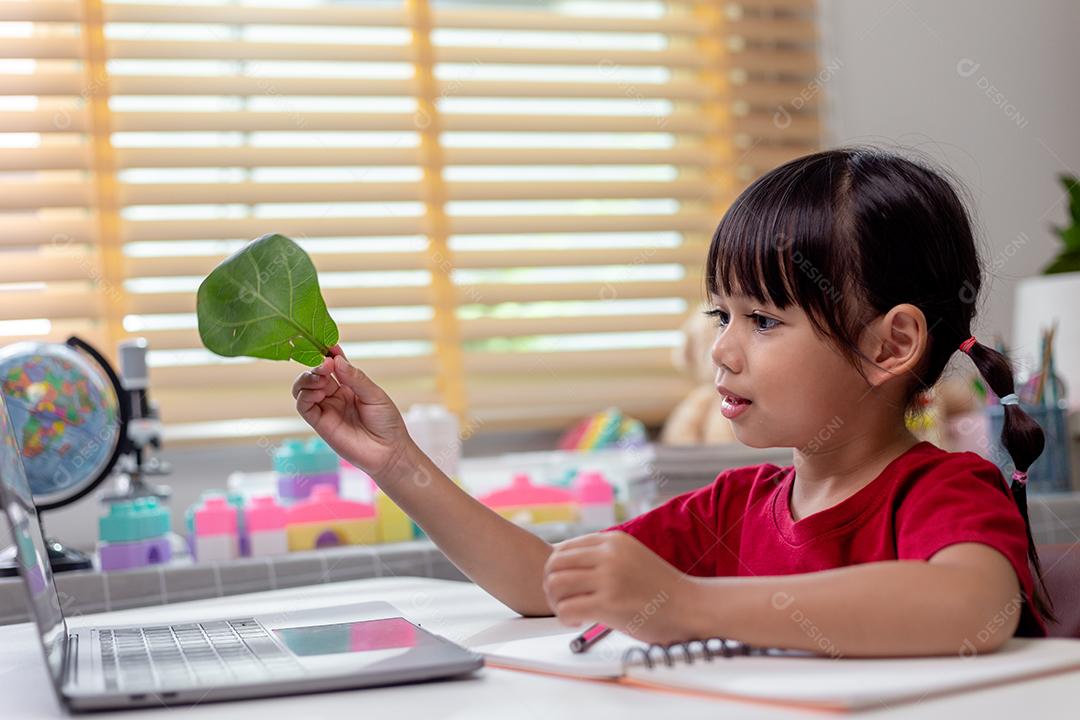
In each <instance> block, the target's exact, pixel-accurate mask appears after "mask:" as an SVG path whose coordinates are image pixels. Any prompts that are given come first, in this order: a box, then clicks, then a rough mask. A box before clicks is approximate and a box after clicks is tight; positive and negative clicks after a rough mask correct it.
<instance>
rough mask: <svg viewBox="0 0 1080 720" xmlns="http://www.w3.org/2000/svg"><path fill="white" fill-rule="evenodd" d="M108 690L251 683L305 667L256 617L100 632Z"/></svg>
mask: <svg viewBox="0 0 1080 720" xmlns="http://www.w3.org/2000/svg"><path fill="white" fill-rule="evenodd" d="M98 643H99V645H100V647H101V661H102V667H103V671H104V674H105V687H106V689H109V690H131V689H149V688H183V687H193V686H199V685H224V684H246V683H249V682H263V681H267V680H274V679H276V678H287V677H296V676H297V675H302V674H303V673H304V670H303V667H302V666H301V665H300V663H298V662H297V661H296V660H295V658H293V656H292V655H291V654H290V653H287V652H285V651H284V650H282V649H281V647H279V646H278V644H277V643H276V642H274V639H273V638H272V637H271V636H270V633H268V632H267V631H266V629H264V628H263V627H262V626H261V625H259V624H258V623H257V622H255V620H254V619H252V618H241V619H237V620H219V621H214V622H204V623H184V624H180V625H160V626H150V627H141V628H115V629H102V630H99V631H98Z"/></svg>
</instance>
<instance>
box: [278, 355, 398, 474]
mask: <svg viewBox="0 0 1080 720" xmlns="http://www.w3.org/2000/svg"><path fill="white" fill-rule="evenodd" d="M292 394H293V397H294V398H295V399H296V410H297V411H298V412H299V413H300V416H301V417H302V418H304V420H305V421H306V422H307V424H308V425H310V426H311V427H312V428H314V429H315V432H317V433H318V434H319V435H320V436H322V438H323V439H324V440H326V442H327V443H328V444H329V445H330V447H332V448H333V449H334V451H335V452H337V453H338V455H341V456H342V457H343V458H345V459H346V460H348V461H349V462H351V463H352V464H353V465H355V466H357V467H358V468H361V469H362V470H364V471H365V472H367V473H368V474H369V475H371V476H372V477H374V478H376V479H379V478H380V477H382V476H383V475H384V474H385V473H387V472H388V471H390V470H392V469H394V468H395V466H396V465H397V464H398V462H399V460H400V459H401V458H402V457H403V456H404V455H405V452H406V450H407V449H408V448H409V445H410V444H411V443H412V439H411V438H410V437H409V433H408V431H407V430H406V429H405V421H404V419H403V418H402V417H401V412H400V411H399V410H398V409H397V406H396V405H394V401H393V400H391V399H390V396H389V395H387V394H386V392H385V391H384V390H383V389H382V388H380V387H379V386H378V385H376V384H375V382H374V381H372V379H371V378H369V377H368V376H367V375H365V374H364V373H363V372H362V371H361V370H359V369H358V368H356V367H354V366H353V365H352V364H350V363H349V361H348V360H346V359H345V354H344V353H343V352H342V351H341V346H340V345H335V346H334V348H333V350H331V355H330V357H327V358H326V359H324V360H323V363H322V365H319V366H318V367H316V368H312V369H311V370H308V371H307V372H303V373H300V375H299V377H297V378H296V382H294V383H293V387H292Z"/></svg>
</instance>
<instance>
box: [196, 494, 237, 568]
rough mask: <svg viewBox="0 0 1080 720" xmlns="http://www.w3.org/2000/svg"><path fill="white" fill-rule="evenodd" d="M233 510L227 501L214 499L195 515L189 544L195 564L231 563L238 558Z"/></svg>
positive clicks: (204, 503) (209, 498) (219, 498)
mask: <svg viewBox="0 0 1080 720" xmlns="http://www.w3.org/2000/svg"><path fill="white" fill-rule="evenodd" d="M237 514H238V512H237V509H236V508H235V507H233V506H232V505H231V504H229V500H228V498H226V497H224V496H222V495H214V496H211V497H208V498H206V499H205V500H204V501H203V504H202V507H200V508H199V509H198V510H196V511H195V537H194V542H193V543H192V544H193V546H194V549H195V559H196V560H198V561H199V562H212V561H224V560H235V559H236V558H238V557H239V556H240V535H239V533H238V532H237V527H238V524H239V523H238V522H237Z"/></svg>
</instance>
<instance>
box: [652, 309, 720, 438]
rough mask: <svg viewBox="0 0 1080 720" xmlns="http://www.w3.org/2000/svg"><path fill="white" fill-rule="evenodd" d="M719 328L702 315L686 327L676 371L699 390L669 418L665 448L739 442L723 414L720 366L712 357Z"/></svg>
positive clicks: (662, 434) (676, 352)
mask: <svg viewBox="0 0 1080 720" xmlns="http://www.w3.org/2000/svg"><path fill="white" fill-rule="evenodd" d="M715 336H716V328H715V327H713V324H712V321H711V320H710V319H709V318H708V317H706V316H705V315H704V314H702V313H701V312H694V313H691V314H690V317H688V318H687V319H686V321H685V322H684V323H683V326H682V342H681V343H680V344H679V345H678V346H677V347H675V348H674V350H673V351H672V361H673V362H674V364H675V367H676V368H678V369H679V370H681V371H682V372H684V373H686V374H687V375H689V376H690V377H691V378H693V380H694V382H695V383H696V386H695V387H694V389H693V390H691V391H690V393H689V394H688V395H687V396H686V397H685V398H683V399H682V400H681V401H680V402H679V404H678V405H676V406H675V408H674V409H673V410H672V411H671V413H670V414H669V415H668V417H667V420H666V421H665V422H664V427H663V429H662V430H661V432H660V442H661V443H662V444H664V445H716V444H720V443H729V442H736V440H735V432H734V430H733V429H732V427H731V421H730V420H728V419H727V418H726V417H724V416H723V414H722V413H721V412H720V401H721V398H720V394H719V393H718V392H716V386H715V383H716V366H715V365H714V364H713V361H712V358H711V356H710V355H709V348H711V347H712V343H713V339H714V337H715Z"/></svg>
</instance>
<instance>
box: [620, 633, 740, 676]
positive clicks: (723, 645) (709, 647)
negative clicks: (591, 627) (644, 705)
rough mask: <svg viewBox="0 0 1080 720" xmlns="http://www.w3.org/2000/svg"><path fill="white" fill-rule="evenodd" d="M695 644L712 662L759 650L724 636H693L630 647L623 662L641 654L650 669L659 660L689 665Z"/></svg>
mask: <svg viewBox="0 0 1080 720" xmlns="http://www.w3.org/2000/svg"><path fill="white" fill-rule="evenodd" d="M695 646H698V647H699V648H700V652H699V653H698V654H699V655H700V656H701V657H702V658H703V659H704V660H705V662H712V661H713V658H716V657H723V658H732V657H736V656H738V655H752V654H754V653H755V652H756V651H757V648H755V647H754V646H752V645H747V644H746V643H742V642H739V641H738V640H728V639H727V638H722V637H711V638H705V639H704V640H701V639H699V638H691V639H690V640H686V641H684V642H677V643H668V644H666V645H665V644H661V643H652V644H650V645H649V646H648V647H633V648H630V649H629V650H627V651H626V652H624V653H623V656H622V664H623V666H624V667H625V666H627V665H631V664H633V661H634V660H635V658H637V657H638V656H640V658H641V662H642V664H643V665H644V666H645V667H646V668H649V669H652V668H653V667H654V666H655V664H656V663H657V662H661V661H662V662H663V663H664V665H666V666H668V667H671V666H673V665H674V664H675V663H676V662H685V663H686V664H687V665H691V664H693V662H694V659H695V653H694V647H695ZM680 656H681V657H680Z"/></svg>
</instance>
